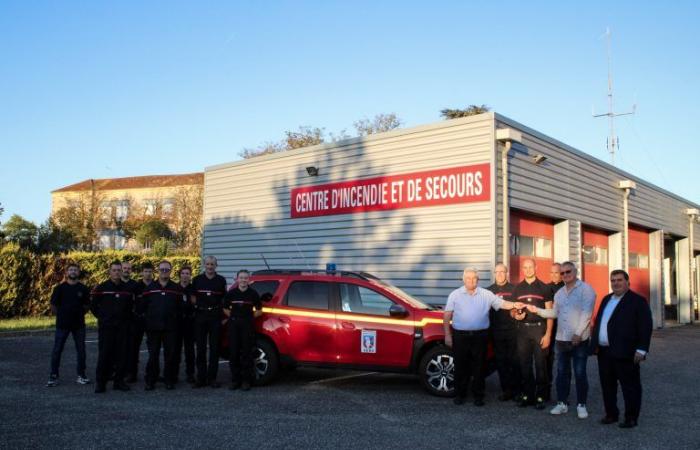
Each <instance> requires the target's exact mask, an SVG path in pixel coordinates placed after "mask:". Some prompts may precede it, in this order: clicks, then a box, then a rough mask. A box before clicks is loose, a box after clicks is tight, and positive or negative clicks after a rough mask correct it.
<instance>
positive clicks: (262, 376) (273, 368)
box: [253, 339, 280, 386]
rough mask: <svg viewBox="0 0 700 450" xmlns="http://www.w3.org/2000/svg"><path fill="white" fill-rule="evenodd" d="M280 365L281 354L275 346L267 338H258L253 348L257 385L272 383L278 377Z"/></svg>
mask: <svg viewBox="0 0 700 450" xmlns="http://www.w3.org/2000/svg"><path fill="white" fill-rule="evenodd" d="M279 367H280V363H279V356H277V349H276V348H275V346H274V345H272V344H271V343H270V342H269V341H267V340H265V339H258V340H257V342H256V343H255V349H254V350H253V370H254V371H255V385H256V386H264V385H266V384H270V383H271V382H272V381H273V380H274V379H275V378H276V377H277V374H278V373H279Z"/></svg>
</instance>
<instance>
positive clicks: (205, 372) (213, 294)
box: [191, 256, 226, 388]
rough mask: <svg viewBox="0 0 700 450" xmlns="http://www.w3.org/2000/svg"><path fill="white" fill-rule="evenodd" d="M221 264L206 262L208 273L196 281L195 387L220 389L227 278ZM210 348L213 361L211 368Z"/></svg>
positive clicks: (193, 288) (208, 258)
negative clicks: (221, 271) (221, 342)
mask: <svg viewBox="0 0 700 450" xmlns="http://www.w3.org/2000/svg"><path fill="white" fill-rule="evenodd" d="M216 266H217V261H216V258H215V257H213V256H207V257H206V258H204V273H201V274H199V275H197V276H196V277H194V280H192V288H191V290H192V295H193V298H194V310H195V313H194V336H195V342H196V344H197V383H196V384H195V385H194V387H204V386H206V385H209V386H211V387H213V388H218V387H220V386H221V385H220V384H219V383H218V382H217V381H216V375H217V373H218V371H219V339H220V338H221V320H222V318H223V316H222V309H223V301H224V295H225V294H226V278H224V277H222V276H221V275H219V274H217V273H216ZM207 344H209V361H208V364H207Z"/></svg>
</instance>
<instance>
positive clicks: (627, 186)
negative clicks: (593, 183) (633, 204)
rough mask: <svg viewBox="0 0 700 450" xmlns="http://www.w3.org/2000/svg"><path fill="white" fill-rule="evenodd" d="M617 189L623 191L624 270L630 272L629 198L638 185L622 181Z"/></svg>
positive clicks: (630, 181) (629, 181)
mask: <svg viewBox="0 0 700 450" xmlns="http://www.w3.org/2000/svg"><path fill="white" fill-rule="evenodd" d="M617 187H618V188H619V189H622V191H623V193H622V233H623V234H622V244H623V245H624V247H625V248H624V249H623V250H624V251H623V252H622V269H623V270H624V271H625V272H629V266H630V233H629V198H630V192H632V189H637V183H635V182H634V181H632V180H621V181H619V182H618V184H617Z"/></svg>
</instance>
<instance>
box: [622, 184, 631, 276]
mask: <svg viewBox="0 0 700 450" xmlns="http://www.w3.org/2000/svg"><path fill="white" fill-rule="evenodd" d="M629 197H630V189H629V188H625V190H624V193H623V194H622V233H623V235H622V236H623V240H622V242H624V244H625V248H624V251H623V252H622V269H623V270H624V271H626V272H629V264H630V239H629V238H630V233H629Z"/></svg>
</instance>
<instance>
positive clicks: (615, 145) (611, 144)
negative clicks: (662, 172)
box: [593, 27, 637, 165]
mask: <svg viewBox="0 0 700 450" xmlns="http://www.w3.org/2000/svg"><path fill="white" fill-rule="evenodd" d="M604 36H605V37H606V38H607V46H608V112H606V113H604V114H595V113H593V117H607V118H608V121H609V123H610V135H609V136H608V142H607V147H608V151H609V152H610V163H611V164H612V165H615V151H617V150H618V149H619V147H620V139H619V138H618V137H617V136H616V135H615V117H617V116H628V115H631V114H634V113H635V111H636V110H637V105H632V111H630V112H624V113H616V112H615V110H614V109H613V82H612V67H611V65H612V64H611V60H612V56H611V50H610V39H611V38H610V36H611V33H610V27H608V28H607V29H606V30H605V34H604Z"/></svg>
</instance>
